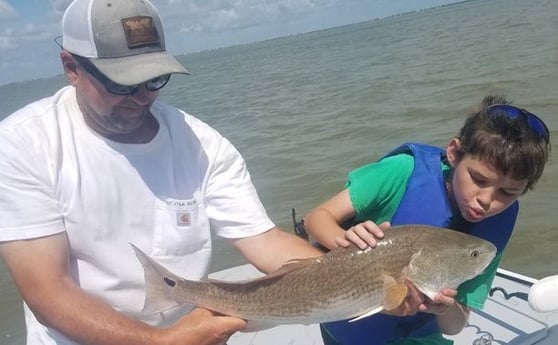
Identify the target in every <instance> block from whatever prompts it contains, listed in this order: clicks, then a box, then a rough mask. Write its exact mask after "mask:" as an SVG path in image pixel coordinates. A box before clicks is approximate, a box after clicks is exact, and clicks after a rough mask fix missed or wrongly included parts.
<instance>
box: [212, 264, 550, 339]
mask: <svg viewBox="0 0 558 345" xmlns="http://www.w3.org/2000/svg"><path fill="white" fill-rule="evenodd" d="M260 275H261V273H259V272H258V271H257V270H256V269H255V268H254V267H252V266H251V265H243V266H238V267H233V268H230V269H227V270H224V271H220V272H216V273H214V274H212V275H211V278H214V279H222V280H239V279H250V278H255V277H258V276H260ZM535 281H536V280H534V279H531V278H529V277H525V276H523V275H520V274H516V273H513V272H509V271H506V270H503V269H499V270H498V275H497V276H496V279H495V280H494V284H493V288H492V290H491V296H490V297H489V299H488V300H487V302H486V304H485V308H484V309H483V310H482V311H475V312H473V313H471V316H470V318H469V322H468V324H467V326H466V327H465V329H463V331H462V332H461V333H459V334H458V335H456V336H451V337H448V338H450V339H452V340H454V341H455V345H496V344H509V345H557V344H558V311H555V312H549V313H538V312H536V311H534V310H532V309H531V308H530V307H529V304H528V302H527V300H526V298H527V293H528V292H529V288H530V286H531V285H532V284H533V283H534V282H535ZM557 298H558V296H557ZM227 344H228V345H323V342H322V339H321V335H320V330H319V327H318V325H306V326H305V325H287V326H277V327H274V328H271V329H267V330H264V331H260V332H254V333H237V334H235V335H233V336H232V337H231V338H230V339H229V341H228V343H227Z"/></svg>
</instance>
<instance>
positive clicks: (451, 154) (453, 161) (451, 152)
mask: <svg viewBox="0 0 558 345" xmlns="http://www.w3.org/2000/svg"><path fill="white" fill-rule="evenodd" d="M460 148H461V141H460V140H459V138H455V137H454V138H451V140H450V142H449V143H448V146H447V147H446V156H447V159H448V163H449V165H451V167H452V168H455V166H456V165H457V161H458V158H457V157H458V156H459V155H458V152H459V149H460Z"/></svg>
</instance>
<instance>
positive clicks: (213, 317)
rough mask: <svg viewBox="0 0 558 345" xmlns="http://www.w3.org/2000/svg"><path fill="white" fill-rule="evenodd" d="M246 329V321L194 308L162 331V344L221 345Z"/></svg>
mask: <svg viewBox="0 0 558 345" xmlns="http://www.w3.org/2000/svg"><path fill="white" fill-rule="evenodd" d="M244 327H246V321H245V320H242V319H239V318H236V317H231V316H224V315H221V314H218V313H215V312H213V311H210V310H207V309H203V308H195V309H193V310H192V311H191V312H190V313H188V314H187V315H185V316H184V317H182V318H181V319H180V320H178V322H177V323H176V324H174V325H173V326H172V327H170V328H167V329H166V330H164V332H165V336H164V339H165V341H163V342H162V343H165V344H177V345H190V344H196V345H223V344H226V343H227V340H228V339H229V338H230V337H231V335H233V334H234V333H235V332H238V331H240V330H242V329H243V328H244Z"/></svg>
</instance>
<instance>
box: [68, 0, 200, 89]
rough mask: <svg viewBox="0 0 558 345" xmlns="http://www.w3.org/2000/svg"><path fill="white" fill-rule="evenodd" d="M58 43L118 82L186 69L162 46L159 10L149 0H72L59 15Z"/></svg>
mask: <svg viewBox="0 0 558 345" xmlns="http://www.w3.org/2000/svg"><path fill="white" fill-rule="evenodd" d="M62 47H63V48H64V50H67V51H69V52H70V53H72V54H76V55H80V56H83V57H86V58H88V59H89V60H90V61H91V63H93V64H94V65H95V66H96V67H97V68H98V69H99V70H100V71H101V72H102V73H103V74H104V75H106V76H107V77H108V78H109V79H111V80H112V81H113V82H115V83H118V84H122V85H134V84H139V83H142V82H144V81H147V80H149V79H153V78H155V77H158V76H160V75H163V74H169V73H180V74H189V73H188V71H187V70H186V69H185V68H184V66H182V65H181V64H180V63H179V62H178V61H177V60H176V59H175V58H174V57H173V56H172V55H171V54H170V53H169V52H167V51H166V50H165V36H164V33H163V26H162V25H161V19H160V18H159V13H158V12H157V9H155V7H154V6H153V5H152V4H151V3H150V2H149V1H148V0H74V1H73V2H72V3H71V4H70V5H69V6H68V8H67V9H66V12H65V13H64V17H63V19H62Z"/></svg>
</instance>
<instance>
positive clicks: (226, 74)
mask: <svg viewBox="0 0 558 345" xmlns="http://www.w3.org/2000/svg"><path fill="white" fill-rule="evenodd" d="M179 59H180V60H181V61H182V62H183V63H184V64H185V65H186V66H187V68H188V70H189V71H190V72H191V73H192V74H191V76H188V77H185V76H175V77H173V78H172V79H171V81H170V83H169V85H168V86H167V87H165V89H163V91H162V92H161V98H162V99H164V100H165V101H167V102H168V103H171V104H173V105H176V106H177V107H179V108H182V109H184V110H186V111H187V112H189V113H191V114H193V115H196V116H197V117H199V118H201V119H203V120H204V121H206V122H207V123H209V124H210V125H212V126H213V127H215V128H217V129H218V130H219V131H220V132H221V133H222V134H224V135H225V136H226V137H228V138H229V139H230V140H231V141H232V142H233V143H234V144H235V145H236V147H237V148H238V149H239V150H240V152H242V153H243V155H244V157H245V159H246V161H247V164H248V167H249V169H250V172H251V174H252V178H253V180H254V183H255V185H256V187H257V188H258V191H259V195H260V198H261V199H262V201H263V203H264V205H265V206H266V208H267V210H268V211H269V214H270V216H271V217H272V219H273V220H275V221H276V223H277V224H278V225H279V226H280V227H282V228H283V229H285V230H288V231H291V230H292V222H291V208H293V207H294V208H296V210H297V213H298V215H300V216H302V215H304V213H305V212H307V211H309V210H310V209H311V208H312V207H314V206H315V205H317V204H319V203H320V202H322V201H324V200H326V199H327V198H329V197H330V196H332V195H333V194H335V193H337V192H338V191H339V190H341V188H342V187H343V184H344V181H345V178H346V174H347V172H348V171H350V170H352V169H354V168H356V167H359V166H360V165H363V164H365V163H368V162H370V161H373V160H376V159H377V158H379V157H380V156H381V155H383V154H384V153H386V152H387V151H388V150H390V149H391V148H393V147H394V146H396V145H399V144H400V143H402V142H404V141H422V142H426V143H430V144H435V145H441V146H443V145H445V144H446V143H447V142H448V140H449V139H450V137H452V136H453V135H455V134H456V133H457V131H458V130H459V128H460V127H461V125H462V123H463V120H464V118H465V115H466V114H467V113H468V111H469V110H470V109H471V107H472V106H473V105H474V104H475V103H477V102H479V101H481V99H482V98H483V97H484V96H485V95H487V94H489V93H501V94H506V95H508V96H509V97H510V98H511V99H512V100H513V101H514V102H515V103H516V104H517V105H519V106H521V107H525V108H527V109H529V110H530V111H532V112H534V113H536V114H539V115H540V116H541V117H542V118H543V119H544V120H545V121H546V123H547V125H548V127H549V128H550V129H551V131H552V136H553V138H552V139H553V140H554V142H555V144H553V152H552V156H551V159H550V162H549V164H548V165H547V168H546V170H545V173H544V176H543V177H542V179H541V180H540V182H539V184H538V185H537V186H536V189H535V191H532V192H529V193H528V194H527V195H525V196H523V197H522V198H521V199H520V200H521V204H522V207H521V212H520V216H519V220H518V222H517V225H516V229H515V232H514V235H513V237H512V239H511V243H510V244H509V246H508V249H507V251H506V253H505V257H504V260H503V263H502V267H504V268H506V269H510V270H514V271H517V272H520V273H523V274H527V275H531V276H534V277H537V278H541V277H543V276H546V275H551V274H558V268H557V266H556V263H557V262H558V226H556V224H557V223H558V212H557V206H556V205H557V194H558V156H557V155H558V147H557V146H556V142H558V137H556V135H558V132H557V131H556V130H555V129H556V128H558V91H557V90H558V1H556V0H530V1H525V0H482V1H481V0H477V1H469V2H463V3H460V4H456V5H452V6H445V7H440V8H435V9H430V10H425V11H420V12H415V13H409V14H405V15H399V16H394V17H390V18H384V19H381V20H375V21H370V22H364V23H358V24H353V25H348V26H343V27H337V28H332V29H328V30H323V31H317V32H312V33H307V34H301V35H296V36H290V37H285V38H280V39H274V40H270V41H265V42H259V43H254V44H248V45H243V46H235V47H229V48H223V49H217V50H212V51H206V52H201V53H196V54H189V55H183V56H180V57H179ZM61 71H62V70H61V69H60V71H53V74H56V73H61ZM65 84H66V82H65V79H64V78H63V77H62V76H58V77H54V78H49V79H41V80H33V81H26V82H21V83H15V84H10V85H5V86H1V87H0V102H1V103H0V104H1V109H0V119H1V118H4V117H5V116H7V115H8V114H9V113H11V112H12V111H14V110H15V109H17V108H19V107H21V106H23V105H24V104H26V103H28V102H30V101H32V100H35V99H38V98H40V97H43V96H48V95H51V94H52V93H53V92H54V91H55V90H57V89H58V88H60V87H61V86H63V85H65ZM216 241H217V248H216V252H215V260H214V263H213V269H214V270H219V269H223V268H226V267H229V266H233V265H236V264H240V263H243V262H244V261H243V260H242V258H241V257H239V255H238V254H236V253H235V252H234V251H233V250H232V249H231V247H229V246H228V245H227V244H226V243H224V242H223V241H219V240H216ZM24 332H25V327H24V322H23V314H22V308H21V300H20V296H19V294H18V292H17V290H16V289H15V288H14V286H13V283H12V281H11V278H10V276H9V274H8V273H7V272H6V270H5V268H4V266H3V265H2V263H0V344H23V343H24Z"/></svg>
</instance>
